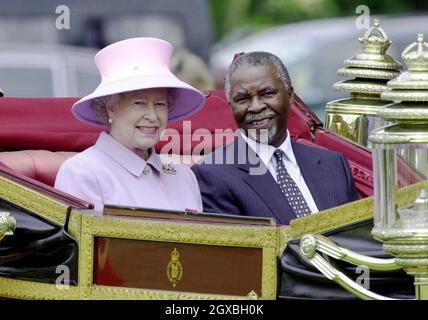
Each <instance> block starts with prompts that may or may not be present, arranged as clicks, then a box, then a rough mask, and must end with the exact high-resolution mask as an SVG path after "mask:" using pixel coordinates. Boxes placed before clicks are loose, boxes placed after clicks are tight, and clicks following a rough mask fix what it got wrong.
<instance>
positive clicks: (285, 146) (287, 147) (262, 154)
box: [241, 129, 297, 167]
mask: <svg viewBox="0 0 428 320" xmlns="http://www.w3.org/2000/svg"><path fill="white" fill-rule="evenodd" d="M241 135H242V138H243V139H244V140H245V142H246V143H247V144H248V145H249V146H250V147H251V149H253V151H254V152H255V153H256V154H257V155H258V156H259V158H260V159H261V160H262V162H263V164H264V165H265V166H266V167H267V166H268V165H269V163H270V161H271V159H272V156H273V153H274V152H275V150H276V149H280V150H281V151H282V152H283V153H284V156H285V159H287V160H288V161H290V162H291V163H292V164H293V165H295V166H297V161H296V157H295V156H294V152H293V147H292V145H291V138H290V132H289V131H288V129H287V138H286V139H285V141H284V142H283V143H282V144H281V145H280V146H279V147H278V148H275V147H274V146H271V145H269V144H262V143H258V142H256V141H254V140H252V139H250V138H248V137H247V136H246V135H245V134H244V133H243V132H241Z"/></svg>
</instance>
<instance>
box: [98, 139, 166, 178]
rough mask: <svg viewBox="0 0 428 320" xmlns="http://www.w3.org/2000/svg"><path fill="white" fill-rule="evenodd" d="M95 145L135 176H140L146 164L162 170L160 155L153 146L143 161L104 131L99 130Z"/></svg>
mask: <svg viewBox="0 0 428 320" xmlns="http://www.w3.org/2000/svg"><path fill="white" fill-rule="evenodd" d="M95 147H96V148H98V149H100V150H101V151H103V152H104V153H105V154H107V155H108V156H109V157H110V158H112V159H113V160H114V161H116V162H117V163H119V164H120V165H121V166H122V167H124V168H125V169H126V170H128V171H129V172H130V173H131V174H133V175H134V176H136V177H140V176H141V174H142V173H143V170H144V169H145V167H146V165H147V164H149V165H150V166H152V167H153V168H155V169H156V170H157V171H159V172H161V171H162V162H161V159H160V156H159V155H158V154H156V153H155V150H154V148H152V149H151V152H150V156H149V158H148V159H147V161H145V160H144V159H143V158H141V157H140V156H139V155H137V154H136V153H135V152H133V151H131V150H129V149H128V148H127V147H125V146H124V145H123V144H121V143H120V142H118V141H117V140H116V139H114V138H113V137H112V136H111V135H109V134H108V133H106V132H101V134H100V136H99V137H98V140H97V142H96V143H95Z"/></svg>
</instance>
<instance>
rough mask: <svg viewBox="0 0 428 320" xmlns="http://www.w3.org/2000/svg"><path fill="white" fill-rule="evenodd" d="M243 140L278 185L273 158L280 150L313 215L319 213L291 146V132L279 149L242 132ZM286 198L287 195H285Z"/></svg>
mask: <svg viewBox="0 0 428 320" xmlns="http://www.w3.org/2000/svg"><path fill="white" fill-rule="evenodd" d="M241 135H242V138H243V139H244V140H245V142H246V143H247V144H248V145H249V146H250V147H251V149H252V150H253V151H254V152H255V153H256V154H257V155H258V156H259V158H260V159H261V161H262V162H263V164H264V165H265V166H266V167H267V168H268V170H269V172H270V174H271V175H272V177H273V178H274V179H275V181H276V182H277V183H278V180H277V177H276V167H277V163H276V157H274V156H273V153H274V152H275V150H276V149H280V150H281V151H282V152H283V153H284V156H283V162H284V166H285V168H286V169H287V172H288V174H289V175H290V176H291V178H292V179H293V180H294V182H295V183H296V185H297V186H298V187H299V189H300V192H301V193H302V195H303V197H304V198H305V200H306V203H307V204H308V206H309V208H310V209H311V211H312V213H316V212H318V207H317V205H316V204H315V201H314V199H313V198H312V195H311V192H310V191H309V188H308V186H307V185H306V182H305V179H304V178H303V176H302V174H301V173H300V168H299V165H298V164H297V161H296V157H295V156H294V152H293V147H292V145H291V139H290V132H289V131H288V130H287V139H285V141H284V142H283V143H282V144H281V145H280V146H279V147H278V148H275V147H274V146H271V145H268V144H260V143H258V142H256V141H254V140H252V139H250V138H248V137H247V136H246V135H245V134H243V133H242V132H241ZM284 197H285V195H284Z"/></svg>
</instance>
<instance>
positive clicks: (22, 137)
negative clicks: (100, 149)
mask: <svg viewBox="0 0 428 320" xmlns="http://www.w3.org/2000/svg"><path fill="white" fill-rule="evenodd" d="M76 100H77V99H76V98H46V99H42V98H34V99H33V98H31V99H27V98H2V99H0V113H1V115H2V117H0V150H2V152H0V162H3V163H4V164H5V165H6V166H9V167H10V168H12V169H13V170H16V171H17V172H19V173H22V174H24V175H26V176H28V177H30V178H33V179H36V180H38V181H41V182H43V183H46V184H49V185H51V186H52V185H53V183H54V181H55V175H56V172H57V170H58V168H59V166H60V165H61V163H62V162H63V161H64V160H65V159H67V158H68V157H70V156H72V155H73V154H75V153H76V152H80V151H82V150H84V149H86V148H88V147H89V146H91V145H93V144H94V143H95V141H96V139H97V137H98V135H99V132H100V131H101V129H100V128H96V127H92V126H89V125H85V124H83V123H81V122H79V121H78V120H77V119H75V118H74V117H73V115H72V114H71V111H70V108H71V106H72V104H73V103H74V102H75V101H76ZM169 128H170V130H169V131H168V132H167V134H166V135H165V137H166V141H161V142H160V143H159V144H158V145H157V146H156V149H157V151H158V152H166V153H178V154H181V155H184V156H186V155H189V154H191V153H192V151H195V148H197V149H198V150H206V151H208V152H209V151H211V150H213V149H216V148H218V147H221V146H223V145H225V144H226V143H228V142H230V141H232V140H233V138H234V132H235V130H236V129H237V127H236V124H235V122H234V119H233V115H232V112H231V110H230V107H229V105H228V103H227V101H226V98H225V96H224V94H223V92H222V91H215V92H211V93H210V94H209V95H208V96H207V103H206V105H205V107H204V108H203V109H202V110H201V111H200V112H198V113H197V114H195V115H193V116H192V117H190V118H189V119H187V120H185V121H183V122H178V123H175V124H172V125H171V126H170V127H169ZM288 128H289V130H290V133H291V136H292V138H293V139H296V140H297V141H299V142H301V143H306V144H310V145H316V146H320V147H323V148H326V149H330V150H335V151H340V152H342V153H343V154H344V155H345V156H346V157H347V159H348V161H349V163H350V166H351V170H352V173H353V175H354V178H355V179H356V182H357V187H358V189H359V192H360V195H361V196H369V195H372V194H373V174H372V163H371V152H370V151H369V150H366V149H364V148H362V147H359V146H357V145H355V144H353V143H351V142H349V141H347V140H344V139H342V138H340V137H338V136H336V135H335V134H333V133H330V132H327V131H324V130H323V129H322V123H321V121H320V120H319V119H318V118H317V117H316V115H315V114H314V113H313V112H312V111H311V110H310V109H309V108H308V107H307V106H306V105H305V104H304V102H303V101H301V100H300V99H299V97H297V96H296V97H295V102H294V104H293V105H292V107H291V109H290V114H289V118H288ZM219 130H220V131H219ZM213 133H217V134H216V135H213ZM192 137H193V139H192ZM173 139H175V141H179V142H180V143H179V144H177V145H174V146H175V149H174V150H171V148H169V146H171V143H169V142H171V141H172V140H173ZM177 139H178V140H177ZM204 148H205V149H204ZM202 153H203V152H202Z"/></svg>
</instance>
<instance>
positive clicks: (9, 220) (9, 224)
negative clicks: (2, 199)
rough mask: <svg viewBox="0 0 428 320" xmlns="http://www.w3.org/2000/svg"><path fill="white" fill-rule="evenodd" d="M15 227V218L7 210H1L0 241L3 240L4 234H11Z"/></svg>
mask: <svg viewBox="0 0 428 320" xmlns="http://www.w3.org/2000/svg"><path fill="white" fill-rule="evenodd" d="M15 228H16V220H15V218H14V217H13V216H12V215H10V213H9V212H6V211H2V212H0V241H1V240H3V238H4V237H5V236H11V235H13V231H14V230H15Z"/></svg>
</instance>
